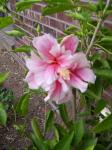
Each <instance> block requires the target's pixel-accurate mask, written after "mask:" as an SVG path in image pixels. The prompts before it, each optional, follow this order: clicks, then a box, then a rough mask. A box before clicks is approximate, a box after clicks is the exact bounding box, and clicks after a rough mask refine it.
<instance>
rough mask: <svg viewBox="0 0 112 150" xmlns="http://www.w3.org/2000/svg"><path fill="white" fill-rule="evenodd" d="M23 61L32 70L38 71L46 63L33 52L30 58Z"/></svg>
mask: <svg viewBox="0 0 112 150" xmlns="http://www.w3.org/2000/svg"><path fill="white" fill-rule="evenodd" d="M25 62H26V67H27V68H28V69H29V70H30V71H32V72H34V71H38V70H40V69H43V68H45V67H46V63H45V62H44V61H42V60H41V59H40V58H39V57H38V56H37V55H35V54H34V53H33V52H32V53H31V58H26V59H25Z"/></svg>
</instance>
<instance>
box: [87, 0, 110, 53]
mask: <svg viewBox="0 0 112 150" xmlns="http://www.w3.org/2000/svg"><path fill="white" fill-rule="evenodd" d="M109 4H110V0H107V2H106V5H105V8H104V10H103V15H102V18H103V16H104V15H105V12H106V10H107V8H108V6H109ZM102 18H100V19H99V20H98V24H97V26H96V28H95V31H94V34H93V37H92V39H91V42H90V44H89V46H88V49H87V51H86V55H88V54H89V52H90V51H91V48H92V46H93V44H94V41H95V38H96V35H97V33H98V30H99V28H100V26H101V23H102V21H103V19H102Z"/></svg>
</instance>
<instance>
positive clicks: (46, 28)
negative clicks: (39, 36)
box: [44, 26, 56, 37]
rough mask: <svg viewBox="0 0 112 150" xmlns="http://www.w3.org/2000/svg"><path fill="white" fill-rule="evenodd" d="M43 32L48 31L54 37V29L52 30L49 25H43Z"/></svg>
mask: <svg viewBox="0 0 112 150" xmlns="http://www.w3.org/2000/svg"><path fill="white" fill-rule="evenodd" d="M44 33H50V34H51V35H53V36H54V37H56V31H54V30H53V29H51V28H50V27H45V26H44Z"/></svg>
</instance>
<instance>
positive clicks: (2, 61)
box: [0, 50, 45, 150]
mask: <svg viewBox="0 0 112 150" xmlns="http://www.w3.org/2000/svg"><path fill="white" fill-rule="evenodd" d="M6 71H9V72H10V77H9V79H8V80H7V81H6V82H5V84H4V87H6V88H10V89H12V90H13V92H14V96H15V98H16V99H15V101H17V100H18V99H19V98H20V96H21V95H22V94H23V91H24V85H25V84H24V82H23V79H24V77H25V75H24V69H23V68H22V67H21V65H20V64H19V63H18V62H17V61H16V60H15V59H14V58H13V57H12V56H11V54H10V53H9V52H7V51H6V50H0V72H6ZM29 106H30V107H29V113H28V116H27V118H25V119H24V118H17V123H22V122H27V124H28V131H30V130H31V126H30V122H31V119H32V118H33V116H38V118H39V122H40V125H41V127H42V128H43V123H44V118H45V117H44V110H45V104H44V101H43V96H42V95H41V96H38V95H34V96H33V97H32V98H31V100H30V105H29ZM9 113H10V115H9V119H8V124H7V127H6V128H4V127H1V126H0V150H5V149H7V147H13V148H15V149H16V150H21V149H23V148H24V147H25V145H28V144H29V141H28V140H27V139H25V138H24V139H22V138H21V137H20V136H19V135H18V134H17V132H16V131H15V129H14V128H13V124H14V115H13V113H12V112H9Z"/></svg>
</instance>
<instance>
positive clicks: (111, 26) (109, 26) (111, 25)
mask: <svg viewBox="0 0 112 150" xmlns="http://www.w3.org/2000/svg"><path fill="white" fill-rule="evenodd" d="M104 26H105V27H107V28H109V29H110V30H112V24H110V23H106V22H105V23H104Z"/></svg>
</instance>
